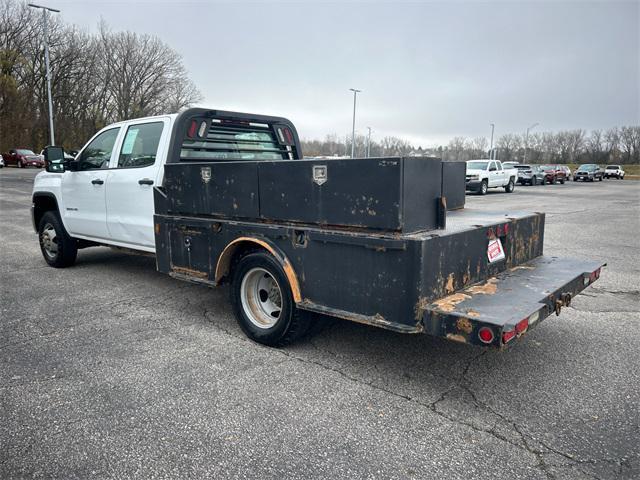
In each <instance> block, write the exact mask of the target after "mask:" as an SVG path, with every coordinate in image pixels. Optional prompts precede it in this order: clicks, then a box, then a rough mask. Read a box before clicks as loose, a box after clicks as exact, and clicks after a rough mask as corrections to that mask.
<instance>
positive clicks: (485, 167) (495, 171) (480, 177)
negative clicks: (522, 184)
mask: <svg viewBox="0 0 640 480" xmlns="http://www.w3.org/2000/svg"><path fill="white" fill-rule="evenodd" d="M517 180H518V170H517V169H516V168H504V167H503V165H502V162H500V161H499V160H469V161H468V162H467V176H466V189H467V190H469V191H472V192H477V193H479V194H481V195H485V194H486V193H487V191H488V190H489V189H490V188H498V187H504V191H505V192H507V193H511V192H513V190H514V189H515V185H516V181H517Z"/></svg>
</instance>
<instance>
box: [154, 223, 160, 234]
mask: <svg viewBox="0 0 640 480" xmlns="http://www.w3.org/2000/svg"><path fill="white" fill-rule="evenodd" d="M154 228H155V232H156V235H158V234H159V233H160V224H159V223H156V224H155V227H154Z"/></svg>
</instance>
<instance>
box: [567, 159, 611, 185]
mask: <svg viewBox="0 0 640 480" xmlns="http://www.w3.org/2000/svg"><path fill="white" fill-rule="evenodd" d="M603 178H604V172H603V171H602V169H601V168H600V167H599V166H598V165H596V164H595V163H587V164H585V165H580V166H579V167H578V168H577V169H576V172H575V173H574V174H573V181H574V182H577V181H578V180H582V181H583V182H586V181H587V180H588V181H590V182H593V181H595V180H596V179H598V181H599V182H601V181H602V179H603Z"/></svg>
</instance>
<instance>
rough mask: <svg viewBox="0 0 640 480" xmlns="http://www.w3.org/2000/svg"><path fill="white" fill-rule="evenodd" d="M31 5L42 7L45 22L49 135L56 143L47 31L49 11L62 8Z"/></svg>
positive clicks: (30, 4) (31, 4) (56, 11)
mask: <svg viewBox="0 0 640 480" xmlns="http://www.w3.org/2000/svg"><path fill="white" fill-rule="evenodd" d="M28 5H29V6H30V7H33V8H40V9H42V21H43V23H44V28H43V30H44V65H45V69H46V72H47V99H48V101H49V136H50V140H51V145H55V144H56V141H55V136H54V134H53V102H52V101H51V71H50V70H49V38H48V31H47V17H48V14H47V11H49V12H55V13H60V10H56V9H55V8H50V7H43V6H42V5H36V4H35V3H29V4H28Z"/></svg>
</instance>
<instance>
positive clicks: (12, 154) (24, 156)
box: [2, 148, 44, 168]
mask: <svg viewBox="0 0 640 480" xmlns="http://www.w3.org/2000/svg"><path fill="white" fill-rule="evenodd" d="M2 158H3V159H4V164H5V165H7V166H9V165H15V166H16V167H18V168H24V167H38V168H42V167H44V157H43V156H42V155H38V154H37V153H34V152H33V151H32V150H29V149H27V148H15V149H11V150H9V153H3V154H2Z"/></svg>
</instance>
